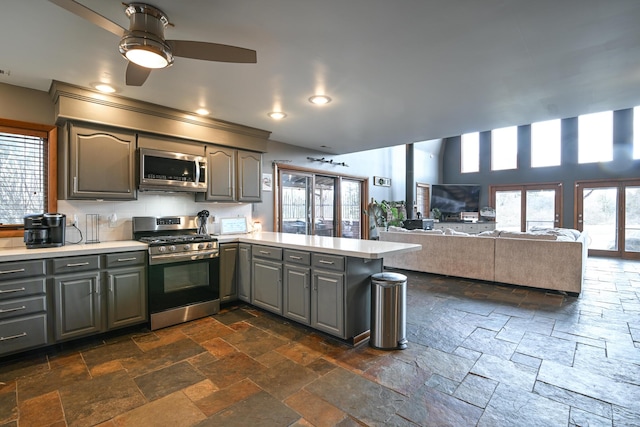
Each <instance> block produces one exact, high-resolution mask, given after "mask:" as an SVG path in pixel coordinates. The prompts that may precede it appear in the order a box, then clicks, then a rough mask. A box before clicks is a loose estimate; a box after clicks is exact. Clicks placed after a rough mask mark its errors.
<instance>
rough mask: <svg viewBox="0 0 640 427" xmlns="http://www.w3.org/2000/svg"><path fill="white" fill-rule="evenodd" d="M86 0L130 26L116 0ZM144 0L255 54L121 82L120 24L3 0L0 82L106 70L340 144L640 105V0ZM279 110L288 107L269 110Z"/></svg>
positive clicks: (43, 84) (85, 77)
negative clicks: (278, 114)
mask: <svg viewBox="0 0 640 427" xmlns="http://www.w3.org/2000/svg"><path fill="white" fill-rule="evenodd" d="M79 2H80V3H82V4H84V5H85V6H87V7H89V8H91V9H93V10H95V11H96V12H98V13H100V14H101V15H103V16H105V17H107V18H108V19H110V20H112V21H114V22H116V23H117V24H119V25H121V26H122V27H125V28H128V23H129V22H128V18H127V17H126V15H125V14H124V6H123V5H122V2H121V0H79ZM148 3H149V4H151V5H153V6H155V7H158V8H160V9H161V10H163V11H164V12H165V13H166V14H167V15H168V17H169V20H170V22H171V23H173V24H174V25H175V27H170V28H168V29H167V30H166V34H165V35H166V37H167V38H169V39H178V40H180V39H183V40H197V41H206V42H215V43H222V44H229V45H234V46H241V47H245V48H249V49H254V50H256V51H257V55H258V62H257V64H229V63H217V62H206V61H199V60H193V59H185V58H176V60H175V63H174V65H173V66H171V67H169V68H167V69H163V70H155V71H153V72H152V73H151V76H150V77H149V79H148V80H147V82H146V83H145V84H144V85H143V86H142V87H130V86H126V85H125V84H124V75H125V68H126V61H125V59H124V58H123V57H122V56H121V55H120V54H119V52H118V49H117V46H118V42H119V40H118V37H116V36H115V35H114V34H112V33H109V32H107V31H105V30H103V29H101V28H99V27H97V26H94V25H93V24H91V23H89V22H87V21H85V20H83V19H82V18H79V17H78V16H75V15H73V14H71V13H70V12H68V11H66V10H64V9H62V8H60V7H58V6H56V5H55V4H53V3H51V2H48V1H45V0H3V1H2V2H1V5H0V40H1V41H2V43H1V45H0V70H5V71H6V72H5V73H4V74H0V82H2V83H7V84H12V85H17V86H25V87H29V88H34V89H39V90H44V91H46V90H48V89H49V86H50V84H51V80H52V79H53V80H59V81H62V82H67V83H71V84H75V85H78V86H83V87H90V85H91V84H92V83H95V82H98V81H107V82H111V83H112V84H114V85H116V86H117V87H118V89H119V92H118V95H121V96H125V97H128V98H134V99H138V100H143V101H148V102H152V103H155V104H160V105H164V106H168V107H173V108H176V109H179V110H185V111H194V110H195V109H196V108H198V107H201V106H202V107H206V108H207V109H209V110H210V111H211V116H212V117H215V118H217V119H221V120H225V121H230V122H235V123H239V124H243V125H247V126H252V127H256V128H260V129H265V130H270V131H272V135H271V138H272V139H274V140H277V141H281V142H286V143H289V144H294V145H299V146H304V147H308V148H311V149H315V150H320V151H326V152H328V153H336V154H338V153H348V152H356V151H362V150H367V149H372V148H379V147H383V146H392V145H399V144H405V143H410V142H417V141H423V140H429V139H436V138H441V137H448V136H453V135H459V134H461V133H465V132H471V131H481V130H490V129H492V128H498V127H503V126H510V125H518V124H526V123H531V122H535V121H541V120H546V119H551V118H562V117H573V116H576V115H579V114H585V113H590V112H598V111H604V110H610V109H614V110H615V109H621V108H629V107H633V106H635V105H639V104H640V1H638V0H606V1H605V0H535V1H532V0H400V1H389V0H322V1H313V0H269V1H266V0H189V1H174V0H149V2H148ZM8 73H10V74H8ZM7 74H8V75H7ZM315 93H326V94H327V95H329V96H330V97H331V98H332V99H333V102H331V103H330V104H328V105H325V106H322V107H318V106H314V105H312V104H310V103H309V102H308V98H309V97H310V96H311V95H313V94H315ZM277 109H282V111H284V112H285V113H286V114H287V115H288V116H287V117H286V118H285V119H283V120H280V121H274V120H272V119H270V118H269V117H267V113H268V112H270V111H273V110H277Z"/></svg>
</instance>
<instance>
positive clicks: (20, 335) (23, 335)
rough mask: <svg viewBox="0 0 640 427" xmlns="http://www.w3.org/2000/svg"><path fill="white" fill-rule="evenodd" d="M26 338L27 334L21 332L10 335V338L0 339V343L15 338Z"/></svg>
mask: <svg viewBox="0 0 640 427" xmlns="http://www.w3.org/2000/svg"><path fill="white" fill-rule="evenodd" d="M26 336H27V333H26V332H23V333H21V334H18V335H11V336H8V337H0V342H1V341H9V340H14V339H16V338H22V337H26Z"/></svg>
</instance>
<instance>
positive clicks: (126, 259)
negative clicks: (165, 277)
mask: <svg viewBox="0 0 640 427" xmlns="http://www.w3.org/2000/svg"><path fill="white" fill-rule="evenodd" d="M146 254H147V253H146V252H144V251H139V252H118V253H116V254H107V255H105V259H106V264H107V268H117V267H128V266H130V265H140V264H144V263H145V262H146V257H145V255H146Z"/></svg>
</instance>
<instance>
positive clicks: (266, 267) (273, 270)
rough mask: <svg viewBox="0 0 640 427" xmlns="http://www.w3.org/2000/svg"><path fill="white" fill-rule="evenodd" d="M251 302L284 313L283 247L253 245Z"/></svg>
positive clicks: (274, 311) (277, 312)
mask: <svg viewBox="0 0 640 427" xmlns="http://www.w3.org/2000/svg"><path fill="white" fill-rule="evenodd" d="M252 253H253V259H252V264H251V267H252V268H251V270H252V271H251V278H252V280H251V304H253V305H255V306H257V307H261V308H264V309H265V310H269V311H271V312H273V313H276V314H280V315H282V249H280V248H273V247H270V246H260V245H253V248H252Z"/></svg>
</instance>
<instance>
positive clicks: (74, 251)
mask: <svg viewBox="0 0 640 427" xmlns="http://www.w3.org/2000/svg"><path fill="white" fill-rule="evenodd" d="M214 237H216V238H217V239H218V241H219V242H220V243H237V242H240V243H251V244H259V245H267V246H275V247H280V248H285V249H296V250H304V251H311V252H322V253H326V254H332V255H342V256H350V257H355V258H363V259H378V258H384V257H385V256H386V255H391V254H393V255H397V254H401V253H405V252H413V251H418V250H420V249H421V248H422V246H421V245H417V244H412V243H395V242H381V241H379V240H359V239H347V238H343V237H324V236H307V235H304V234H290V233H274V232H268V231H267V232H262V233H250V234H227V235H222V236H214ZM140 250H147V244H146V243H140V242H138V241H135V240H119V241H111V242H102V243H91V244H79V245H65V246H61V247H59V248H42V249H27V248H26V247H19V248H7V249H0V262H5V261H24V260H30V259H44V258H57V257H63V256H76V255H93V254H104V253H112V252H130V251H140Z"/></svg>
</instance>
